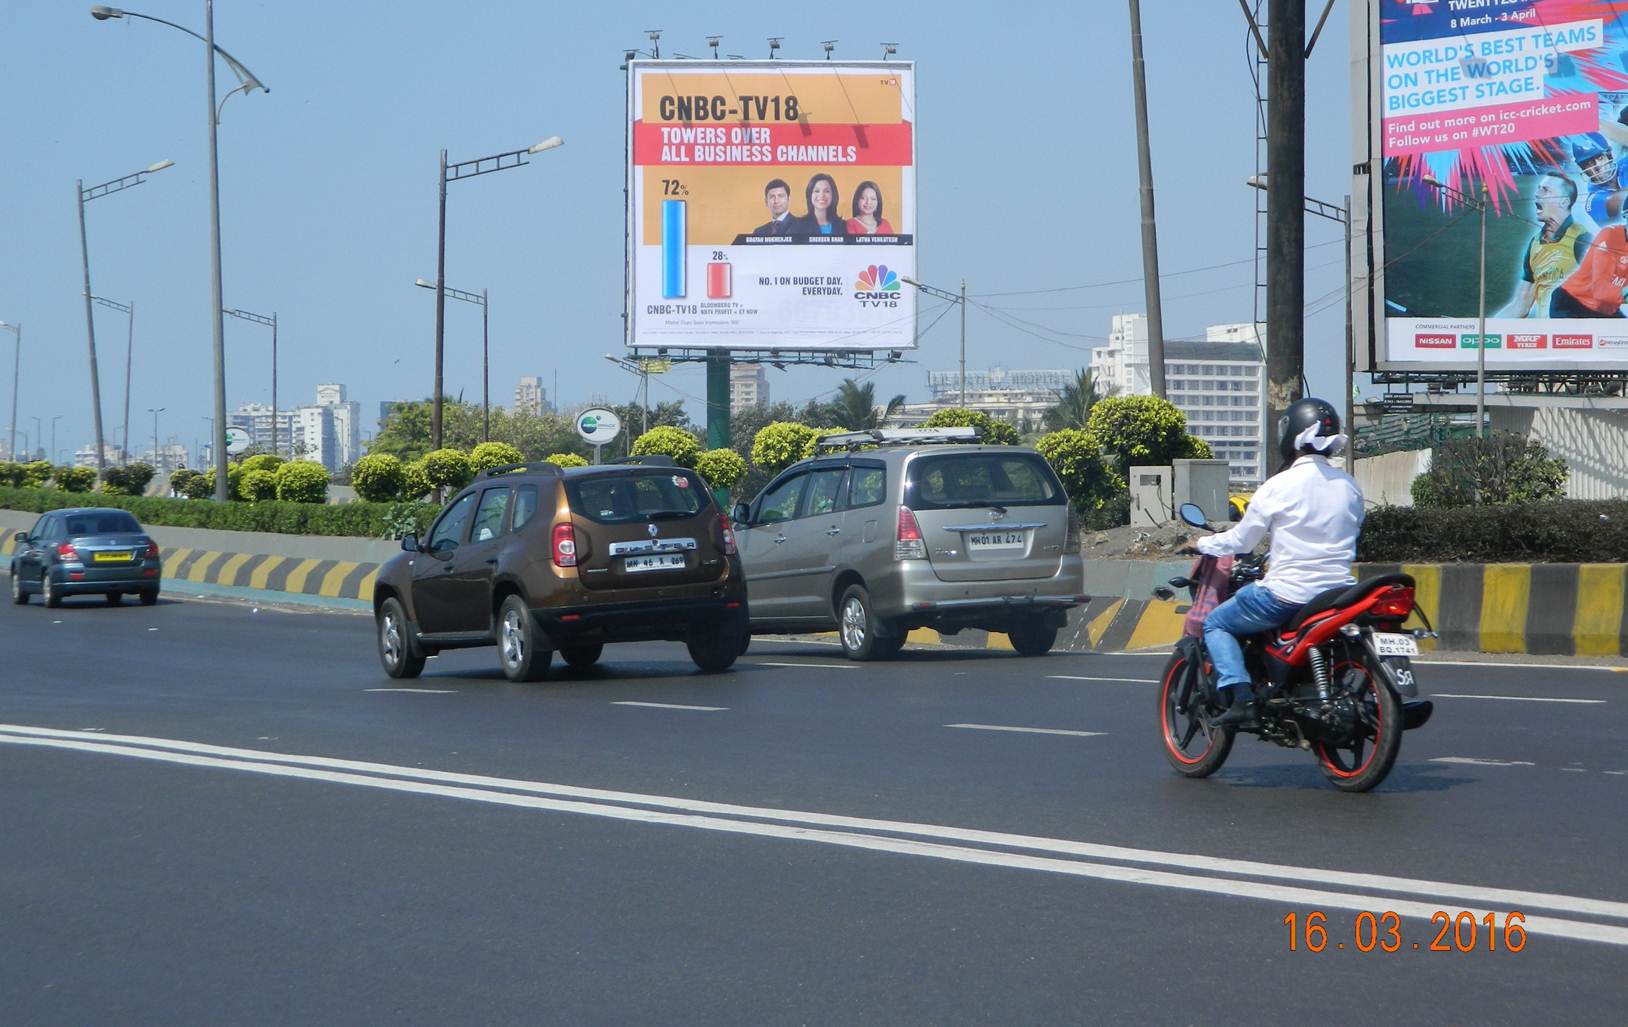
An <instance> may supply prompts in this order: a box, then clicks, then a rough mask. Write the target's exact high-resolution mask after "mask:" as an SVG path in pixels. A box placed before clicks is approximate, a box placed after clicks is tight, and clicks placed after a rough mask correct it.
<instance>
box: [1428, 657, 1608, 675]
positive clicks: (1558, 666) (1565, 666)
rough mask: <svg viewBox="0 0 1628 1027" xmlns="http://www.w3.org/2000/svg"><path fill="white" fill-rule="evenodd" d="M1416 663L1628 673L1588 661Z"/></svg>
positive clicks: (1449, 661)
mask: <svg viewBox="0 0 1628 1027" xmlns="http://www.w3.org/2000/svg"><path fill="white" fill-rule="evenodd" d="M1413 662H1414V663H1424V664H1429V665H1430V666H1433V667H1513V668H1515V669H1516V670H1596V671H1604V672H1605V673H1607V674H1622V673H1628V667H1596V666H1594V665H1593V664H1587V663H1494V662H1491V661H1488V660H1430V659H1421V658H1419V657H1414V659H1413Z"/></svg>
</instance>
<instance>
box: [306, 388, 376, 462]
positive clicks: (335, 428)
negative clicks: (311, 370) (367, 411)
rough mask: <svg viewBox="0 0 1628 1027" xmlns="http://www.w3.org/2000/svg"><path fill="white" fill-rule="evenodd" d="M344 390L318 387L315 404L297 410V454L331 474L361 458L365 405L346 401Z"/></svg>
mask: <svg viewBox="0 0 1628 1027" xmlns="http://www.w3.org/2000/svg"><path fill="white" fill-rule="evenodd" d="M345 391H346V390H345V386H343V385H337V384H325V385H318V386H317V402H316V405H315V406H308V407H300V408H299V410H298V411H296V414H297V417H296V422H295V429H296V432H295V438H296V439H297V441H298V444H299V449H298V450H296V452H298V453H299V454H300V458H301V459H303V460H311V461H313V462H315V463H319V464H321V465H322V466H323V467H325V468H327V470H328V473H329V474H333V473H335V472H337V471H338V470H339V469H340V468H342V467H344V466H346V465H348V464H352V463H355V462H356V459H357V457H359V456H361V455H362V404H360V403H358V402H356V401H355V400H353V399H346V398H345Z"/></svg>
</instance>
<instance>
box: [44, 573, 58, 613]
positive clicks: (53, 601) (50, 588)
mask: <svg viewBox="0 0 1628 1027" xmlns="http://www.w3.org/2000/svg"><path fill="white" fill-rule="evenodd" d="M40 598H41V599H43V600H44V601H45V605H46V606H52V607H55V606H61V605H62V597H61V596H59V595H57V589H56V586H55V585H53V584H52V583H51V572H50V571H41V572H40Z"/></svg>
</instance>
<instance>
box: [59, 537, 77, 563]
mask: <svg viewBox="0 0 1628 1027" xmlns="http://www.w3.org/2000/svg"><path fill="white" fill-rule="evenodd" d="M57 560H58V561H59V562H61V563H78V562H79V550H77V549H75V548H74V547H73V544H72V543H70V542H64V543H62V544H61V545H60V546H57Z"/></svg>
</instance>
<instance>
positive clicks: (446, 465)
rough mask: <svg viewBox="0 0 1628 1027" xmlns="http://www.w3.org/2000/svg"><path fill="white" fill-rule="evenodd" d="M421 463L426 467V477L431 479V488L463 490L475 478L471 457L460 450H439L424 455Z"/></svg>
mask: <svg viewBox="0 0 1628 1027" xmlns="http://www.w3.org/2000/svg"><path fill="white" fill-rule="evenodd" d="M420 463H422V464H423V466H424V477H425V478H427V479H429V483H430V487H431V488H436V489H461V488H463V487H464V486H465V485H468V484H469V483H470V482H471V481H473V480H474V478H475V472H474V469H473V468H471V467H470V466H469V457H468V456H467V455H465V454H464V453H463V452H462V451H460V450H456V449H437V450H435V451H434V452H431V453H426V454H424V459H423V460H422V461H420Z"/></svg>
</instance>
